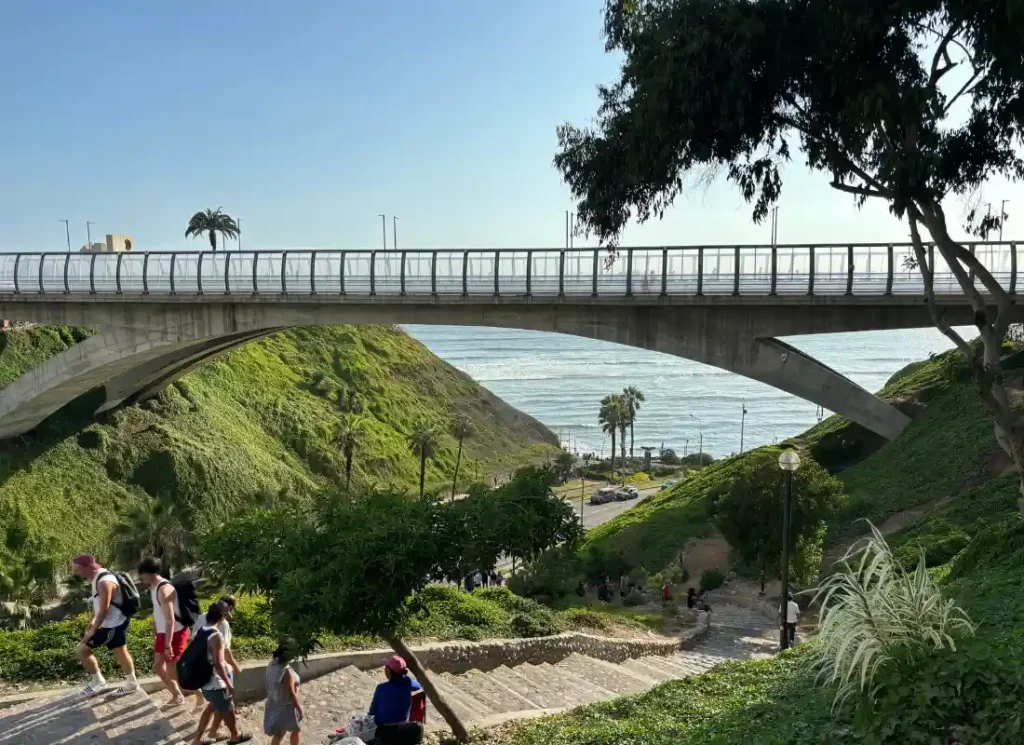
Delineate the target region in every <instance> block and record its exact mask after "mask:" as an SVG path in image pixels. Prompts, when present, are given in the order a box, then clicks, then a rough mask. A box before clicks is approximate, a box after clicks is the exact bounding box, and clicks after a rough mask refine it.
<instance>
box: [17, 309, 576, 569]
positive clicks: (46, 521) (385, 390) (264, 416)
mask: <svg viewBox="0 0 1024 745" xmlns="http://www.w3.org/2000/svg"><path fill="white" fill-rule="evenodd" d="M87 334H88V332H87V331H84V330H80V329H68V328H59V327H45V326H36V327H31V328H24V329H15V330H10V331H8V332H7V333H6V334H3V335H0V336H3V339H2V344H3V347H2V351H0V386H5V385H7V384H8V383H10V381H11V380H13V379H15V378H16V377H17V376H18V375H20V374H21V373H22V372H23V371H25V370H27V369H30V368H31V367H33V366H34V365H36V364H39V363H40V362H41V361H42V360H44V359H46V358H47V357H49V356H51V355H53V354H56V353H58V352H60V351H62V350H63V349H66V348H67V346H69V345H70V344H73V343H75V342H76V341H77V340H80V339H82V338H84V336H85V335H87ZM353 396H355V397H356V399H357V400H358V401H359V405H360V407H361V408H362V410H363V414H362V421H363V433H362V434H361V435H360V437H359V443H358V446H357V448H356V452H355V457H354V468H353V477H352V480H353V486H354V487H359V488H366V487H373V486H379V487H395V488H408V489H412V488H413V487H414V486H415V484H416V483H417V479H418V475H419V470H418V468H419V464H418V459H417V457H416V456H415V455H414V454H413V453H412V452H411V450H410V448H409V445H408V442H407V440H406V434H407V433H408V432H409V431H410V430H411V428H412V426H413V424H414V423H415V422H416V421H417V420H419V419H420V418H423V417H427V418H430V419H433V420H434V421H437V422H440V423H442V425H443V424H444V423H446V422H449V421H450V420H451V419H452V418H453V417H454V416H455V415H457V414H458V415H464V416H466V417H468V418H469V422H470V429H471V435H470V437H469V438H468V439H467V440H466V441H465V450H464V453H463V461H462V466H461V469H460V474H461V476H460V482H463V483H468V481H469V480H471V479H472V478H474V477H475V478H485V477H486V476H488V475H489V474H490V473H493V472H496V471H499V470H508V469H510V468H513V467H514V466H516V465H518V464H520V463H524V462H526V461H529V460H531V459H537V458H543V457H545V456H546V455H547V454H548V453H549V452H550V451H551V450H552V448H553V447H554V446H555V444H556V438H555V437H554V435H553V434H552V433H551V432H550V431H549V430H548V429H547V428H545V427H544V426H543V425H542V424H540V423H539V422H537V421H536V420H534V419H532V418H531V417H528V416H526V415H525V414H522V413H521V412H519V411H517V410H515V409H513V408H512V407H510V406H508V405H507V404H506V403H504V402H503V401H501V400H500V399H498V398H497V397H496V396H494V395H493V394H491V393H490V392H489V391H487V390H485V389H483V388H481V387H480V386H478V385H476V384H475V383H474V382H473V381H472V380H470V379H469V378H468V377H467V376H465V375H463V374H462V373H460V372H459V371H457V370H456V369H455V368H453V367H451V366H450V365H448V364H447V363H445V362H443V361H442V360H440V359H438V358H437V357H435V356H434V355H433V354H431V353H430V352H429V351H428V350H427V349H426V348H425V347H424V346H422V345H421V344H420V343H419V342H417V341H415V340H413V339H412V338H410V337H409V336H408V335H406V334H405V333H403V332H402V331H400V330H398V329H396V328H392V327H382V326H359V327H356V326H333V327H308V328H297V329H292V330H289V331H285V332H281V333H279V334H276V335H274V336H271V337H268V338H266V339H264V340H261V341H257V342H253V343H250V344H248V345H246V346H244V347H242V348H240V349H238V350H236V351H234V352H232V353H230V354H228V355H226V356H224V357H222V358H220V359H219V360H217V361H215V362H211V363H210V364H208V365H206V366H204V367H203V368H201V369H199V370H197V371H195V372H193V373H192V374H190V375H188V376H186V377H184V378H182V379H181V380H179V381H178V382H176V383H174V384H173V385H171V386H170V387H168V388H167V389H166V390H165V391H163V392H162V393H161V394H160V396H159V397H158V398H155V399H152V400H150V401H147V402H144V403H143V404H141V405H138V406H133V407H129V408H126V409H123V410H120V411H116V412H114V413H113V414H111V415H110V416H109V417H108V418H107V419H106V420H104V421H100V422H94V421H92V419H91V418H90V416H89V412H91V411H93V410H94V409H95V408H96V405H97V404H98V401H97V400H92V399H95V398H96V396H95V395H92V396H91V397H90V395H86V396H85V397H83V399H82V400H80V401H79V402H76V404H72V405H70V406H69V407H67V408H66V409H65V410H63V411H61V412H58V414H56V415H54V416H53V417H51V419H50V420H49V421H47V422H46V423H44V424H43V425H42V426H41V427H40V428H39V429H38V430H37V431H35V432H33V433H30V434H29V435H28V436H26V437H23V438H19V439H15V440H11V441H7V442H4V443H0V541H2V544H0V564H7V565H10V564H12V562H16V561H17V560H18V559H19V558H21V559H24V558H26V557H33V558H34V557H37V556H48V555H49V556H55V557H57V558H65V557H67V556H69V555H71V554H73V553H74V552H76V551H81V550H93V551H97V552H100V553H101V554H102V553H103V552H104V551H105V550H106V549H107V547H108V544H109V538H110V532H111V529H112V528H113V527H114V526H115V525H117V524H118V523H120V522H122V521H123V518H124V516H125V515H126V514H128V513H129V512H131V511H132V510H133V509H134V508H136V507H138V506H144V505H146V504H148V503H154V504H155V502H156V500H164V501H169V502H171V503H173V504H176V505H180V506H181V507H182V509H186V510H187V511H188V514H189V515H190V516H191V517H190V521H191V524H192V525H194V526H195V527H196V528H200V527H202V525H204V524H206V523H208V522H209V521H211V520H213V521H216V520H219V519H221V518H223V517H224V516H225V515H227V514H230V513H232V512H235V511H238V510H243V509H245V508H247V507H249V506H252V505H256V504H266V503H268V502H272V501H275V500H280V499H291V500H299V501H301V500H302V499H304V498H309V497H311V496H312V495H314V494H316V493H317V492H319V491H321V490H322V489H324V488H330V487H332V486H333V487H338V486H340V485H341V484H343V483H344V469H345V463H344V457H343V456H342V454H341V453H340V452H339V446H338V445H337V443H336V442H335V436H336V433H337V429H338V425H339V423H340V422H341V420H342V417H343V410H344V409H345V408H346V407H348V406H349V403H348V402H349V401H351V399H352V397H353ZM456 448H457V442H456V441H455V439H454V438H453V437H451V436H450V435H445V436H444V437H443V438H442V442H441V445H440V447H439V450H438V452H437V453H436V454H435V456H434V458H433V459H431V460H430V461H429V463H428V469H427V482H428V488H429V487H430V486H431V485H433V486H435V487H440V486H442V485H443V484H448V485H449V487H450V484H451V475H452V472H453V470H454V466H455V458H456Z"/></svg>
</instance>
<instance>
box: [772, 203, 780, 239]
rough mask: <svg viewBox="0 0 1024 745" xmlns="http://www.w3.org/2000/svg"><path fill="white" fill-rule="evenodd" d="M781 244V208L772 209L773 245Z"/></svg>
mask: <svg viewBox="0 0 1024 745" xmlns="http://www.w3.org/2000/svg"><path fill="white" fill-rule="evenodd" d="M778 242H779V208H778V207H777V206H776V207H772V245H773V246H775V245H777V244H778Z"/></svg>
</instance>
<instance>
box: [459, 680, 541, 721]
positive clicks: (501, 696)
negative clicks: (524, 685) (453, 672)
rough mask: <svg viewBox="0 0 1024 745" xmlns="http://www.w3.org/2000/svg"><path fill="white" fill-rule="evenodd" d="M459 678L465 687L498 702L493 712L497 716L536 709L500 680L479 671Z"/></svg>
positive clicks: (531, 703) (530, 702) (534, 705)
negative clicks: (482, 693)
mask: <svg viewBox="0 0 1024 745" xmlns="http://www.w3.org/2000/svg"><path fill="white" fill-rule="evenodd" d="M459 677H461V678H464V679H465V681H466V685H467V686H469V687H472V688H473V689H474V690H478V691H482V692H485V693H486V694H487V695H488V696H489V697H490V698H491V700H498V701H499V702H500V705H499V706H498V707H495V709H494V711H495V712H497V713H499V714H506V713H508V712H511V711H528V710H530V709H535V708H537V705H536V704H534V703H533V702H532V701H530V700H529V699H528V698H524V697H523V696H521V695H519V694H518V693H516V692H515V691H514V690H513V689H512V688H510V687H508V686H506V685H502V683H501V679H500V678H492V677H491V676H490V675H489V674H487V673H484V672H481V671H479V670H470V671H469V672H466V673H463V674H462V675H460V676H459Z"/></svg>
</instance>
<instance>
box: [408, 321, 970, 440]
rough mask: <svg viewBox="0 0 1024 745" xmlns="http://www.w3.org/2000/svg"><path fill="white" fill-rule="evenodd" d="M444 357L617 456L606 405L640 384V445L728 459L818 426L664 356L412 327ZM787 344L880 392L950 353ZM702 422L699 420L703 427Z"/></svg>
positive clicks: (916, 343) (801, 341)
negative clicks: (603, 411)
mask: <svg viewBox="0 0 1024 745" xmlns="http://www.w3.org/2000/svg"><path fill="white" fill-rule="evenodd" d="M406 330H407V331H408V332H409V333H410V334H411V335H412V336H413V337H415V338H416V339H418V340H419V341H421V342H422V343H423V344H425V345H426V346H427V347H428V348H429V349H430V350H431V351H432V352H434V354H436V355H438V356H439V357H441V358H442V359H444V360H446V361H447V362H449V363H450V364H452V365H454V366H455V367H457V368H458V369H460V370H462V371H463V372H465V373H466V374H468V375H469V376H471V377H472V378H473V379H474V380H476V381H477V382H478V383H480V384H481V385H483V386H485V387H486V388H488V389H490V390H491V391H493V392H494V393H495V394H496V395H498V396H500V397H501V398H503V399H504V400H505V401H507V402H508V403H510V404H511V405H512V406H515V407H516V408H517V409H519V410H521V411H523V412H525V413H527V414H529V415H530V416H532V417H534V418H536V419H538V420H540V421H541V422H543V423H544V424H545V425H547V426H548V428H550V429H551V430H552V431H554V432H555V433H556V434H558V435H559V437H560V438H561V440H562V442H563V444H564V445H567V446H569V447H572V448H578V449H579V450H580V451H583V452H585V451H591V452H595V453H603V455H605V456H607V455H608V451H609V448H610V439H609V438H608V437H607V436H606V435H605V434H604V433H603V432H601V429H600V426H599V425H598V423H597V413H598V409H599V405H600V401H601V398H602V397H603V396H605V395H607V394H609V393H616V392H620V391H621V390H622V389H623V388H624V387H625V386H628V385H635V386H637V387H638V388H640V390H641V391H643V393H644V396H645V397H646V401H645V402H644V404H643V406H642V408H641V410H640V412H639V415H638V416H637V421H636V448H637V451H636V452H637V454H638V455H639V454H640V450H639V448H640V447H641V446H644V445H646V446H650V447H654V448H660V447H662V446H664V447H666V448H671V449H673V450H675V451H676V452H678V453H679V454H680V455H682V454H683V453H684V452H695V451H696V450H697V448H698V442H699V440H700V436H701V431H702V430H703V440H704V451H705V452H707V453H710V454H711V455H713V456H715V457H722V456H725V455H729V454H730V453H737V452H739V451H740V436H741V435H740V430H741V419H742V410H743V407H744V406H746V410H747V415H746V418H745V424H744V426H743V449H749V448H752V447H756V446H758V445H764V444H769V443H772V442H776V441H782V440H784V439H785V438H787V437H790V436H792V435H795V434H798V433H800V432H802V431H804V430H805V429H807V428H808V427H810V426H811V425H813V424H814V423H815V422H816V421H817V420H818V416H819V415H822V414H823V415H824V416H828V414H829V413H830V412H828V411H825V412H819V410H818V408H817V407H816V406H815V405H814V404H813V403H809V402H807V401H803V400H801V399H799V398H796V397H795V396H791V395H789V394H788V393H784V392H783V391H780V390H777V389H775V388H772V387H770V386H767V385H764V384H762V383H758V382H756V381H753V380H749V379H748V378H744V377H742V376H740V375H736V374H733V373H729V372H726V371H724V370H719V369H718V368H715V367H709V366H707V365H702V364H700V363H697V362H691V361H690V360H685V359H679V358H678V357H673V356H670V355H667V354H661V353H659V352H649V351H646V350H643V349H635V348H632V347H626V346H621V345H618V344H610V343H607V342H600V341H594V340H591V339H583V338H579V337H574V336H566V335H561V334H552V333H545V332H539V331H514V330H506V329H490V328H470V327H462V326H408V327H406ZM786 341H787V342H788V343H789V344H791V345H793V346H794V347H797V348H798V349H801V350H804V351H806V352H807V353H809V354H811V355H812V356H814V357H816V358H817V359H819V360H821V361H822V362H823V363H825V364H826V365H829V366H830V367H832V368H834V369H836V370H838V371H839V372H842V373H843V374H845V375H847V376H848V377H850V378H851V379H852V380H854V381H856V382H857V383H859V384H860V385H862V386H864V387H865V388H867V389H868V390H870V391H877V390H878V389H880V388H881V387H882V386H883V385H885V382H886V381H887V380H888V379H889V377H890V376H891V375H892V374H893V373H895V372H896V371H897V370H899V369H900V368H902V367H904V366H905V365H907V364H908V363H910V362H915V361H917V360H921V359H925V358H927V357H928V356H929V355H931V354H933V353H936V352H942V351H945V350H947V349H949V348H950V347H951V346H952V345H951V343H950V342H949V340H948V339H946V338H945V337H944V336H942V335H941V334H940V333H939V332H938V331H936V330H934V329H917V330H911V331H867V332H858V333H844V334H825V335H818V336H797V337H788V338H786ZM698 420H699V421H698Z"/></svg>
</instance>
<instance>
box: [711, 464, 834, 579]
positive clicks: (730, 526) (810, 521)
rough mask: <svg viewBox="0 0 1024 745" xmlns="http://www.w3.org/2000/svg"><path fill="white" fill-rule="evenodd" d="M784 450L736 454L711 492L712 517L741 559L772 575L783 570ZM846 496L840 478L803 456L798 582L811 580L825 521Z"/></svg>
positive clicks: (797, 490) (794, 529)
mask: <svg viewBox="0 0 1024 745" xmlns="http://www.w3.org/2000/svg"><path fill="white" fill-rule="evenodd" d="M780 452H781V451H780V450H779V449H777V448H770V447H764V448H759V449H757V450H753V451H751V452H749V453H747V454H745V455H743V456H741V457H739V458H737V459H736V462H735V463H734V465H733V468H732V470H731V472H730V477H729V479H728V480H726V481H724V482H723V483H722V484H721V485H720V486H718V487H716V489H715V491H714V492H713V493H712V494H711V499H712V508H711V509H712V519H713V521H714V523H715V525H716V527H717V528H718V529H719V530H720V531H722V535H724V536H725V538H726V540H728V541H729V544H730V545H731V546H732V547H733V550H734V551H735V552H736V558H737V559H738V560H739V561H740V562H741V563H743V564H745V565H747V566H749V567H756V568H758V569H764V570H765V571H766V572H770V573H771V574H772V575H773V576H777V575H778V573H779V570H780V569H781V563H782V562H781V559H782V515H783V508H784V501H785V498H786V473H785V472H784V471H782V469H780V468H779V464H778V460H779V453H780ZM843 500H844V496H843V492H842V484H841V483H840V481H839V480H838V479H836V478H835V477H834V476H832V475H831V474H829V472H828V471H826V470H825V469H824V468H822V467H821V466H819V465H818V464H817V463H815V462H814V461H813V460H812V459H811V458H809V457H804V458H803V459H802V460H801V462H800V470H798V471H797V472H796V473H795V474H794V475H793V503H792V514H791V522H790V526H791V530H790V539H791V542H790V557H791V559H790V576H791V577H792V578H793V580H794V581H795V582H797V583H807V582H809V581H811V580H813V579H814V577H815V576H816V574H817V569H818V566H820V563H821V542H822V540H823V539H824V537H825V531H824V528H825V519H826V518H827V517H828V516H829V515H832V514H834V513H835V512H836V510H838V509H839V507H840V506H841V504H842V502H843ZM808 553H810V554H812V556H811V557H810V560H807V557H805V554H808ZM815 557H816V558H817V559H818V563H817V564H815V563H814V561H813V559H814V558H815Z"/></svg>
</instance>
